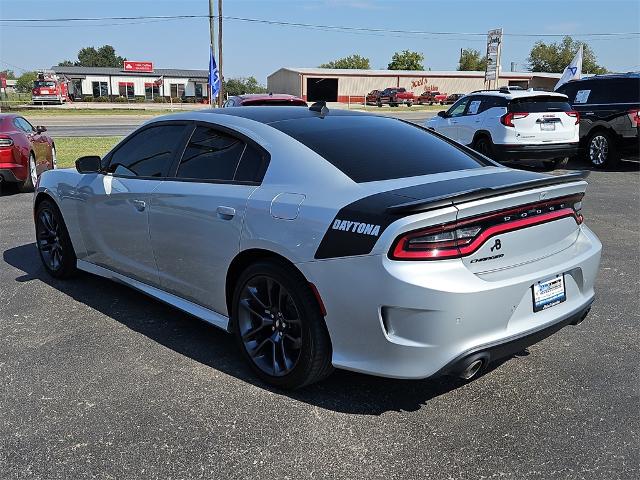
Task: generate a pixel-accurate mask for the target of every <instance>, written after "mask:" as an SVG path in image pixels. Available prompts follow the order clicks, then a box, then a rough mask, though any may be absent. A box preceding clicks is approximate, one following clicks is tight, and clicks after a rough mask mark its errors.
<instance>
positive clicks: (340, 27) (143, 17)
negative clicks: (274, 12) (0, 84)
mask: <svg viewBox="0 0 640 480" xmlns="http://www.w3.org/2000/svg"><path fill="white" fill-rule="evenodd" d="M210 17H213V18H217V15H212V16H209V15H140V16H129V17H75V18H6V19H1V20H0V22H9V23H12V24H13V23H25V22H28V23H34V22H35V23H44V22H96V21H106V20H110V21H118V20H120V21H123V20H175V19H204V18H206V19H209V18H210ZM222 18H223V19H224V20H234V21H239V22H248V23H258V24H265V25H278V26H286V27H301V28H314V29H322V30H326V31H342V32H369V33H376V34H385V33H389V34H407V35H429V36H452V35H457V36H482V37H485V36H486V35H487V34H486V32H448V31H444V32H431V31H424V30H399V29H386V28H368V27H354V26H345V25H322V24H311V23H299V22H285V21H280V20H266V19H259V18H248V17H234V16H223V17H222ZM7 26H8V25H7ZM16 26H18V25H16ZM26 26H29V27H33V26H32V25H19V27H26ZM94 26H96V25H94ZM504 36H507V37H535V38H541V37H564V36H566V34H563V33H509V32H505V33H504ZM571 36H574V37H592V38H597V37H602V38H606V37H624V36H631V37H634V36H640V32H585V33H574V34H572V35H571Z"/></svg>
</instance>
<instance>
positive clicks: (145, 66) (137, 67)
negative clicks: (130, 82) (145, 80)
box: [124, 60, 153, 72]
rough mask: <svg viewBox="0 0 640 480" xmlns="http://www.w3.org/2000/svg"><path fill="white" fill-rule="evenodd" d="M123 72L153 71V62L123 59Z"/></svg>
mask: <svg viewBox="0 0 640 480" xmlns="http://www.w3.org/2000/svg"><path fill="white" fill-rule="evenodd" d="M124 71H125V72H153V62H133V61H129V60H125V61H124Z"/></svg>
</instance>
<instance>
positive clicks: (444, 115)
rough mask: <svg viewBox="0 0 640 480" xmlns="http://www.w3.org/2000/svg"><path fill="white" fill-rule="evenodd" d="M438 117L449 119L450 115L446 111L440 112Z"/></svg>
mask: <svg viewBox="0 0 640 480" xmlns="http://www.w3.org/2000/svg"><path fill="white" fill-rule="evenodd" d="M438 116H439V117H442V118H447V117H448V116H449V115H448V114H447V112H445V111H444V110H440V111H439V112H438Z"/></svg>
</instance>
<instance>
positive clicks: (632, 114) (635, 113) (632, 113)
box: [627, 108, 640, 128]
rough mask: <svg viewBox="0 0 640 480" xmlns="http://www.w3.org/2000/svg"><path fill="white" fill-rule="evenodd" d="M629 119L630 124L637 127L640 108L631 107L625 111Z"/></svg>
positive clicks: (639, 121)
mask: <svg viewBox="0 0 640 480" xmlns="http://www.w3.org/2000/svg"><path fill="white" fill-rule="evenodd" d="M627 114H628V115H629V120H631V126H632V127H636V128H638V126H639V125H640V110H638V109H637V108H634V109H631V110H629V111H628V112H627Z"/></svg>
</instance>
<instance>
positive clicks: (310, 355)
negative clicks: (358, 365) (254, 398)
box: [231, 260, 333, 389]
mask: <svg viewBox="0 0 640 480" xmlns="http://www.w3.org/2000/svg"><path fill="white" fill-rule="evenodd" d="M231 330H232V331H233V333H234V335H235V338H236V341H237V343H238V346H239V347H240V350H241V351H242V354H243V356H244V358H245V360H246V361H247V362H248V363H249V365H250V366H251V368H252V369H253V371H254V372H255V373H256V375H257V376H258V377H260V379H261V380H263V381H264V382H266V383H269V384H271V385H275V386H277V387H280V388H285V389H296V388H300V387H303V386H305V385H309V384H311V383H314V382H317V381H319V380H322V379H323V378H325V377H326V376H327V375H329V374H330V373H331V372H332V371H333V367H332V365H331V341H330V339H329V334H328V332H327V329H326V326H325V324H324V318H323V317H322V314H321V312H320V308H319V306H318V302H317V300H316V298H315V296H314V294H313V292H312V291H311V289H310V288H309V287H308V285H307V281H306V280H305V279H304V277H303V276H302V275H301V274H300V273H299V272H297V271H294V270H293V269H292V268H291V267H289V266H287V265H286V264H284V263H283V262H279V261H274V260H264V261H260V262H258V263H255V264H253V265H251V266H249V267H248V268H247V269H246V270H245V271H244V272H243V273H242V274H241V275H240V278H239V279H238V282H237V284H236V287H235V290H234V295H233V304H232V319H231Z"/></svg>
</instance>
